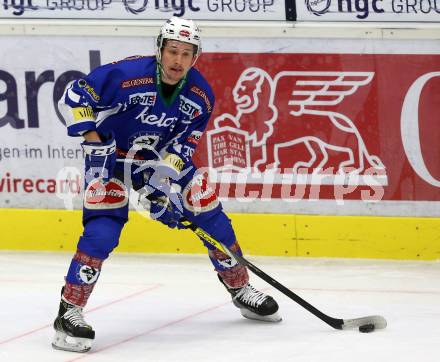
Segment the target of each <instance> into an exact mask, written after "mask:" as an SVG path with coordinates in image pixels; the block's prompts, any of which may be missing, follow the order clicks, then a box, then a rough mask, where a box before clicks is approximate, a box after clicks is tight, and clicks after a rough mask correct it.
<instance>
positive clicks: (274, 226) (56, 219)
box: [0, 209, 440, 260]
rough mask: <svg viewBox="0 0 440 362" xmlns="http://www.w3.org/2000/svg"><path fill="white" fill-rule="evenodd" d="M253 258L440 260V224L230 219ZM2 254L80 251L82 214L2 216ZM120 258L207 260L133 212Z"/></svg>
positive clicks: (191, 240) (184, 236)
mask: <svg viewBox="0 0 440 362" xmlns="http://www.w3.org/2000/svg"><path fill="white" fill-rule="evenodd" d="M229 216H230V218H231V219H232V223H233V225H234V228H235V231H236V235H237V238H238V240H239V242H240V245H241V246H242V249H243V250H244V252H245V254H249V255H268V256H300V257H342V258H374V259H400V260H436V259H440V218H416V217H377V216H328V215H326V216H322V215H291V214H289V215H286V214H233V213H232V214H229ZM0 220H1V230H2V231H1V238H0V249H1V250H45V251H73V250H75V248H76V243H77V241H78V238H79V236H80V235H81V232H82V224H81V211H77V210H74V211H68V210H35V209H0ZM116 251H119V252H140V253H142V252H143V253H191V254H194V253H196V254H197V253H205V248H204V247H203V246H202V244H201V242H200V241H199V240H198V239H197V237H196V236H195V235H194V234H192V232H190V231H186V230H185V231H177V230H171V229H169V228H167V227H166V226H164V225H162V224H160V223H158V222H155V221H153V220H151V219H149V218H146V217H144V216H142V215H140V214H138V213H136V212H130V222H129V223H128V224H127V225H126V227H125V228H124V230H123V232H122V237H121V240H120V243H119V246H118V248H117V249H116Z"/></svg>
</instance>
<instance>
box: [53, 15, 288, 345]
mask: <svg viewBox="0 0 440 362" xmlns="http://www.w3.org/2000/svg"><path fill="white" fill-rule="evenodd" d="M156 45H157V49H156V56H155V57H154V56H151V57H143V56H135V57H130V58H126V59H124V60H122V61H119V62H114V63H112V64H107V65H103V66H101V67H98V68H97V69H95V70H94V71H92V72H91V73H90V74H89V75H88V76H86V77H85V78H84V79H78V80H76V81H73V82H72V83H70V84H69V85H68V86H67V88H66V91H65V93H64V94H63V96H62V98H61V99H60V101H59V110H60V112H61V113H62V114H63V117H64V118H65V121H66V125H67V131H68V135H69V136H82V137H83V138H84V141H83V142H82V143H81V145H82V147H83V150H84V152H85V154H86V158H85V191H84V205H83V206H84V207H83V226H84V231H83V234H82V236H81V237H80V238H79V242H78V245H77V251H76V253H75V255H74V256H73V259H72V261H71V264H70V267H69V269H68V272H67V276H66V277H65V285H64V286H63V288H62V292H61V293H62V295H61V302H60V306H59V312H58V316H57V317H56V319H55V322H54V328H55V338H54V340H53V343H52V346H53V347H54V348H56V349H62V350H68V351H74V352H86V351H88V350H90V348H91V345H92V341H93V339H94V338H95V332H94V330H93V329H92V327H91V326H90V325H89V324H87V323H86V321H85V320H84V317H83V313H82V310H83V307H84V306H85V305H86V303H87V300H88V299H89V296H90V294H91V293H92V290H93V287H94V285H95V283H96V282H97V280H98V278H99V275H100V272H101V267H102V263H103V261H104V260H105V259H107V257H108V256H109V254H110V253H111V252H112V250H113V249H114V248H115V247H116V246H117V245H118V241H119V237H120V234H121V231H122V228H123V227H124V224H125V223H126V222H127V219H128V195H129V189H130V188H133V189H134V190H137V191H138V192H139V195H140V196H141V198H143V202H144V203H148V204H149V209H150V214H151V217H152V218H153V219H156V220H158V221H161V222H162V223H164V224H166V225H168V226H169V227H171V228H175V227H178V228H182V224H181V223H180V222H179V220H181V218H182V217H184V218H186V219H187V220H189V221H191V222H192V223H193V224H195V225H197V226H199V227H201V228H202V229H203V230H205V231H206V232H208V233H209V234H211V235H212V236H213V237H214V238H216V239H217V240H219V241H220V242H222V243H223V244H224V245H226V246H228V247H229V248H230V249H231V250H233V251H235V252H236V253H239V254H240V255H242V253H241V250H240V246H239V244H238V242H237V240H236V237H235V234H234V231H233V228H232V226H231V222H230V220H229V219H228V217H227V216H226V214H225V213H224V212H223V210H222V206H221V204H220V202H219V201H218V199H217V196H216V193H215V190H214V188H212V187H210V185H209V183H208V182H207V181H208V180H207V174H206V172H199V171H198V170H197V168H196V167H195V166H194V165H193V163H192V161H191V158H192V155H193V153H194V150H195V149H196V146H197V143H198V142H199V140H200V138H201V136H202V134H203V131H204V129H205V127H206V125H207V123H208V120H209V118H210V116H211V113H212V110H213V107H214V96H213V93H212V90H211V88H210V86H209V84H208V83H207V81H206V80H205V79H204V78H203V76H202V75H201V74H200V73H199V71H197V70H196V69H195V68H193V66H194V64H195V63H196V61H197V58H198V57H199V55H200V53H201V50H202V48H201V41H200V31H199V28H198V27H197V25H196V24H195V23H194V22H193V21H191V20H185V19H182V18H177V17H172V18H171V19H169V20H168V21H167V22H166V23H165V24H164V25H163V26H162V28H161V30H160V34H159V36H158V37H157V41H156ZM121 160H122V162H118V161H121ZM129 160H131V161H132V162H131V163H129V167H128V177H127V164H128V161H129ZM142 162H144V165H143V166H141V165H142ZM149 162H150V163H149ZM145 164H146V165H148V167H145ZM154 165H156V166H157V167H154ZM147 234H148V231H146V235H147ZM202 241H203V240H202ZM204 244H205V246H206V247H207V249H208V255H209V258H210V259H211V261H212V263H213V265H214V268H215V270H216V272H217V274H218V278H219V280H220V281H221V283H222V284H223V285H224V286H225V287H226V289H227V291H228V292H229V293H230V294H231V296H232V300H233V303H234V305H235V306H236V307H238V308H239V309H240V311H241V314H242V315H243V316H244V317H246V318H250V319H257V320H262V321H269V322H278V321H280V320H281V318H280V316H279V315H278V305H277V303H276V302H275V300H274V299H273V298H272V297H270V296H268V295H266V294H264V293H262V292H260V291H258V290H256V289H255V288H253V287H252V286H251V285H250V284H249V276H248V272H247V269H246V268H245V267H243V266H241V265H239V264H237V263H236V262H235V260H231V258H230V257H228V256H227V255H226V254H224V253H222V252H220V251H218V250H216V249H215V248H213V247H212V246H211V245H210V244H208V243H207V242H204ZM67 337H72V338H67Z"/></svg>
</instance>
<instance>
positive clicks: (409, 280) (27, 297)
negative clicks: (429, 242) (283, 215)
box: [0, 252, 440, 362]
mask: <svg viewBox="0 0 440 362" xmlns="http://www.w3.org/2000/svg"><path fill="white" fill-rule="evenodd" d="M70 258H71V254H70V253H69V254H64V253H18V252H1V253H0V361H2V362H3V361H5V362H15V361H26V362H30V361H44V362H52V361H63V362H67V361H85V362H86V361H87V362H88V361H90V362H92V361H102V362H104V361H105V362H110V361H118V362H132V361H173V362H176V361H191V362H196V361H204V362H205V361H225V362H235V361H244V362H257V361H258V362H260V361H270V362H272V361H295V362H303V361H307V362H315V361H326V362H331V361H335V362H336V361H338V362H344V361H350V362H353V361H356V362H373V361H374V362H381V361H387V362H394V361H399V362H415V361H420V362H437V361H440V263H439V262H393V261H373V260H339V259H331V260H328V259H294V258H262V257H248V259H249V260H251V261H252V262H254V264H256V265H257V266H259V267H260V268H261V269H262V270H263V271H265V272H266V273H268V274H269V275H271V276H273V277H274V278H275V279H277V280H278V281H280V282H281V283H283V284H284V285H285V286H287V287H288V288H290V289H292V290H293V291H294V292H296V293H297V294H299V295H300V296H302V297H303V298H304V299H306V300H307V301H309V302H310V303H311V304H313V305H314V306H316V307H317V308H318V309H320V310H322V311H323V312H324V313H326V314H329V315H331V316H333V317H337V318H352V317H361V316H365V315H370V314H380V315H383V316H384V317H385V318H386V319H387V321H388V328H387V329H385V330H380V331H376V332H374V333H370V334H363V333H359V332H358V331H357V330H351V331H339V330H334V329H332V328H331V327H329V326H328V325H326V324H325V323H323V322H322V321H321V320H319V319H318V318H316V317H315V316H313V315H312V314H310V313H309V312H308V311H306V310H305V309H303V308H302V307H300V306H299V305H297V304H296V303H295V302H293V301H292V300H290V299H288V298H287V297H285V296H284V295H282V294H281V293H279V292H278V291H276V290H274V289H273V288H272V287H270V286H268V285H267V284H266V283H265V282H264V281H262V280H260V279H259V278H258V277H256V276H254V275H251V281H252V283H253V284H254V285H255V286H257V287H258V288H261V289H264V290H265V291H266V292H269V293H270V294H272V295H273V296H274V297H275V298H276V300H277V301H278V303H279V304H280V312H281V314H282V316H283V321H282V322H281V323H278V324H267V323H264V322H256V321H250V320H246V319H244V318H242V317H241V315H240V313H239V311H238V309H236V308H235V307H234V306H233V305H232V303H231V302H230V298H229V295H228V294H227V293H226V291H225V290H224V288H223V286H222V285H220V283H219V282H218V281H217V278H216V276H215V273H214V272H212V267H211V264H210V262H209V261H208V258H207V257H204V256H198V255H197V256H188V255H127V254H114V255H112V256H111V257H110V259H109V260H107V261H106V263H105V264H104V267H103V270H102V275H101V277H100V280H99V282H98V284H97V287H96V288H95V291H94V293H93V294H92V297H91V298H90V300H89V304H88V306H87V308H86V315H85V317H86V320H87V321H88V322H89V323H90V324H91V325H92V326H93V327H94V329H95V331H96V339H95V343H94V345H93V348H92V350H91V351H90V352H89V353H87V354H76V353H69V352H64V351H58V350H53V349H52V347H51V345H50V343H51V339H52V336H53V330H52V326H51V324H52V321H53V319H54V317H55V314H56V312H57V309H58V303H59V292H60V288H61V286H62V284H63V276H64V275H65V273H66V271H67V267H68V264H69V262H70Z"/></svg>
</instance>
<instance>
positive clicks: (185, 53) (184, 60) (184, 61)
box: [162, 40, 195, 84]
mask: <svg viewBox="0 0 440 362" xmlns="http://www.w3.org/2000/svg"><path fill="white" fill-rule="evenodd" d="M194 58H195V55H194V46H193V45H192V44H189V43H183V42H181V41H177V40H168V41H167V43H166V45H165V46H164V47H163V48H162V80H163V81H164V82H165V83H167V84H176V83H177V82H179V80H181V79H182V78H183V77H184V76H185V75H186V73H187V72H188V70H189V69H190V68H191V65H192V64H193V61H194Z"/></svg>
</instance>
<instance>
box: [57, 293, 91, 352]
mask: <svg viewBox="0 0 440 362" xmlns="http://www.w3.org/2000/svg"><path fill="white" fill-rule="evenodd" d="M53 327H54V329H55V337H54V339H53V342H52V347H53V348H55V349H60V350H63V351H70V352H87V351H89V350H90V348H91V347H92V341H93V339H94V338H95V331H94V330H93V329H92V327H91V326H90V325H88V324H87V323H86V322H85V321H84V317H83V314H82V308H81V307H78V306H76V305H74V304H70V303H69V302H67V301H65V300H64V299H63V298H61V302H60V309H59V312H58V316H57V317H56V319H55V321H54V323H53Z"/></svg>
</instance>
